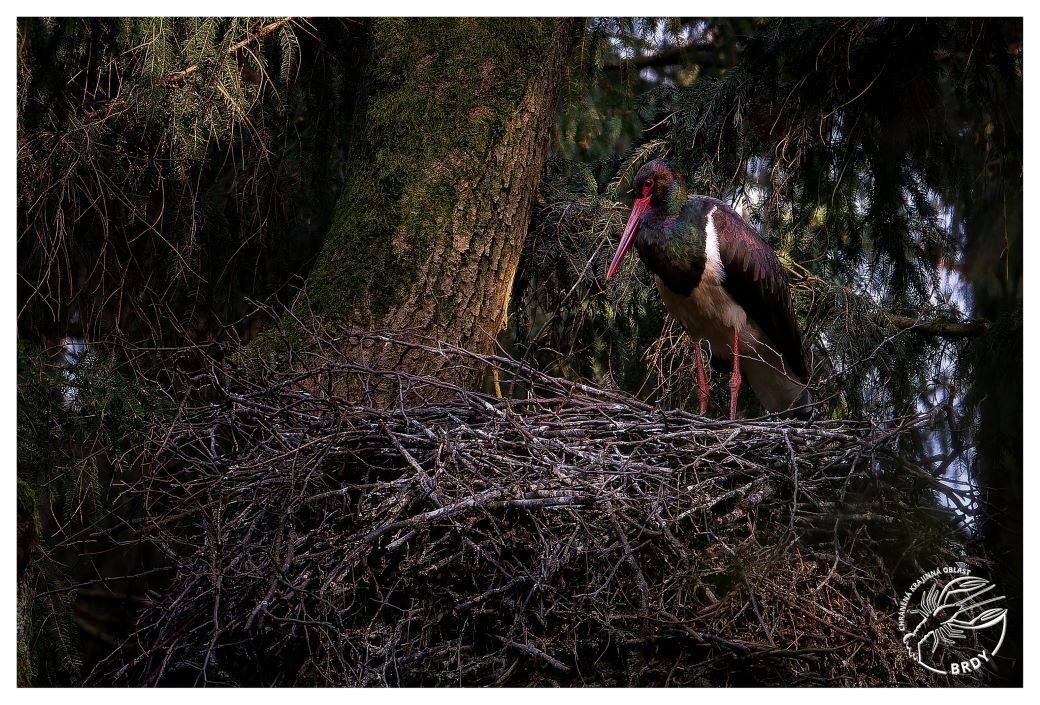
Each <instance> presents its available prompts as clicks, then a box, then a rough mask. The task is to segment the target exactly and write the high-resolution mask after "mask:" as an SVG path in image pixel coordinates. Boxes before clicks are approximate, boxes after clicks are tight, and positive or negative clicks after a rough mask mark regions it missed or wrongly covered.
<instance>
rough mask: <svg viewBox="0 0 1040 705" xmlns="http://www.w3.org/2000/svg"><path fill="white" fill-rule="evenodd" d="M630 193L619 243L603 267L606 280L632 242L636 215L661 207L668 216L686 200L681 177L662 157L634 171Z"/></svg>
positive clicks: (677, 210) (634, 235) (637, 220)
mask: <svg viewBox="0 0 1040 705" xmlns="http://www.w3.org/2000/svg"><path fill="white" fill-rule="evenodd" d="M632 195H633V196H635V200H633V201H632V212H631V213H629V214H628V222H627V223H625V232H624V233H622V235H621V243H620V244H619V245H618V248H617V252H615V253H614V259H613V260H611V262H610V267H608V268H607V279H610V278H611V277H612V276H614V272H616V271H617V268H618V267H619V266H620V265H621V260H623V259H624V258H625V255H626V254H628V250H629V249H630V248H631V247H632V243H633V242H635V239H636V235H637V234H638V231H639V218H640V217H641V216H642V215H643V213H644V212H646V211H647V210H648V209H654V210H661V211H663V212H664V213H667V214H671V215H674V214H676V213H678V212H679V211H680V210H681V209H682V206H683V203H685V202H686V185H685V184H684V183H683V179H682V176H680V175H679V174H678V172H676V171H674V170H673V169H672V167H671V165H670V164H669V163H668V162H666V161H665V160H664V159H653V160H651V161H649V162H647V163H646V164H644V165H643V166H642V167H640V169H639V171H637V172H636V177H635V179H634V180H633V181H632Z"/></svg>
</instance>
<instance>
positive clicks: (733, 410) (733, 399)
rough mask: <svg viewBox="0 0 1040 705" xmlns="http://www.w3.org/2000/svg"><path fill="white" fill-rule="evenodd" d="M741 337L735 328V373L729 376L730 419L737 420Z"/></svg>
mask: <svg viewBox="0 0 1040 705" xmlns="http://www.w3.org/2000/svg"><path fill="white" fill-rule="evenodd" d="M741 379H743V378H742V377H741V376H740V337H739V336H738V335H737V329H736V328H734V329H733V374H731V375H730V376H729V420H730V421H736V420H737V395H738V394H740V381H741Z"/></svg>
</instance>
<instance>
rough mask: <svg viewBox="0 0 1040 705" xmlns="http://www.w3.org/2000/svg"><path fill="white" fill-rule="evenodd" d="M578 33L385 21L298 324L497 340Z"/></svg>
mask: <svg viewBox="0 0 1040 705" xmlns="http://www.w3.org/2000/svg"><path fill="white" fill-rule="evenodd" d="M573 29H574V28H573V26H572V24H571V23H570V22H569V21H560V20H557V19H553V18H543V19H477V18H471V19H393V18H383V19H378V20H376V21H374V22H373V24H372V27H371V34H370V36H369V39H368V41H369V47H368V54H369V58H368V60H367V62H366V64H365V67H364V70H363V76H362V79H361V91H360V93H359V94H360V96H361V98H360V99H359V101H358V104H357V105H356V106H355V108H354V118H353V121H352V124H353V129H354V134H353V135H352V137H351V147H350V150H349V155H348V158H347V162H346V167H345V168H346V174H345V182H344V186H343V190H342V191H341V194H340V197H339V201H338V203H337V207H336V212H335V215H334V219H333V225H332V228H331V229H330V231H329V233H328V235H327V237H326V240H325V243H324V247H323V249H322V252H321V254H320V255H319V257H318V260H317V263H316V264H315V267H314V269H313V270H312V272H311V274H310V276H309V278H308V281H307V284H306V287H305V291H304V294H303V295H302V296H301V297H300V298H299V299H298V302H297V304H296V307H295V308H296V310H295V314H296V316H298V317H299V318H300V319H301V320H304V321H307V320H309V319H310V318H311V317H313V316H316V317H318V318H320V319H321V320H322V321H325V322H345V323H348V324H351V325H376V326H381V327H382V326H385V327H390V328H394V327H404V326H407V327H410V328H412V329H413V330H414V329H416V328H420V329H421V328H426V330H425V331H424V332H426V333H430V334H434V335H437V337H440V338H441V339H445V340H448V341H449V342H452V343H455V344H462V345H466V344H467V342H468V341H467V337H468V336H469V335H471V334H472V328H473V327H474V326H476V327H483V328H485V329H486V330H491V331H494V330H497V328H498V324H499V322H500V320H499V319H500V318H501V311H502V310H503V309H504V301H505V299H504V297H505V296H507V295H508V289H509V285H510V283H511V281H512V273H513V271H514V270H515V266H516V265H515V260H516V257H518V255H519V245H520V243H521V242H522V239H523V236H524V234H525V232H526V228H527V223H528V220H529V213H530V207H531V199H532V198H533V194H534V188H535V186H536V184H537V179H538V175H539V173H540V170H541V165H542V163H543V161H544V158H545V153H546V148H547V136H548V133H549V129H550V124H551V123H550V119H551V116H552V115H553V114H554V108H555V102H556V95H557V92H558V89H559V83H560V78H561V77H562V72H563V66H564V64H565V61H566V55H567V52H568V50H569V47H570V45H571V38H572V36H573ZM470 265H472V271H468V272H467V271H465V270H466V268H467V267H469V266H470ZM485 279H487V280H488V281H485ZM481 287H486V288H488V289H489V290H491V291H492V294H493V295H485V294H483V293H480V292H476V293H474V290H475V289H480V288H481ZM499 290H501V292H500V291H499ZM402 311H404V312H405V315H403V316H402V315H401V312H402ZM404 318H408V320H407V321H404V320H403V319H404ZM470 319H472V320H470ZM460 320H469V321H470V322H469V323H468V324H466V325H464V326H462V327H459V326H458V325H456V324H457V322H458V321H460ZM294 328H295V327H294V326H292V325H291V323H290V324H288V325H287V326H286V329H287V330H289V332H290V335H291V336H292V335H296V336H299V337H301V338H302V337H303V336H302V334H301V332H300V331H299V330H298V328H295V329H294ZM434 329H436V330H434ZM272 342H273V341H270V340H269V341H258V345H257V346H256V349H258V350H261V351H263V350H270V349H271V348H272V347H278V346H277V344H275V345H272ZM292 342H294V343H305V342H306V341H305V340H298V341H292Z"/></svg>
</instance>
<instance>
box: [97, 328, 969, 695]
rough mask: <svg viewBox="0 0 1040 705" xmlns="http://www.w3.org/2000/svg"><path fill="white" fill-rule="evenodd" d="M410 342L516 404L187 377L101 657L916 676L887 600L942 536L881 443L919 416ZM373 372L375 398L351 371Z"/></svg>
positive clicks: (244, 679)
mask: <svg viewBox="0 0 1040 705" xmlns="http://www.w3.org/2000/svg"><path fill="white" fill-rule="evenodd" d="M331 342H332V343H333V344H335V341H331ZM382 344H396V343H390V342H389V341H383V342H382ZM413 347H414V346H413ZM422 350H423V352H424V354H438V355H445V356H448V357H450V358H451V359H452V361H453V363H454V364H457V365H459V366H460V367H475V366H484V367H485V369H492V368H493V369H495V370H496V371H497V378H498V379H499V380H500V381H502V382H503V383H504V384H507V383H512V388H513V389H514V390H515V389H519V388H521V386H522V388H523V389H524V390H525V394H524V396H525V397H526V398H522V399H517V398H512V399H501V398H498V397H496V396H494V395H488V394H482V393H477V392H473V391H467V390H465V389H463V388H460V387H455V386H453V385H451V384H448V383H445V382H443V381H441V380H435V379H430V378H425V377H422V376H416V375H410V374H406V373H403V372H394V371H385V370H373V369H369V368H366V367H365V366H364V365H360V364H351V363H342V362H341V363H330V362H324V363H322V364H320V365H312V366H309V371H307V372H294V371H285V370H277V369H271V368H266V367H263V366H260V368H259V369H258V368H256V367H254V368H253V369H251V370H250V371H249V372H246V371H244V370H239V371H236V372H235V374H234V375H233V377H234V379H229V378H228V375H227V374H226V371H225V372H222V373H217V372H214V373H212V374H204V375H201V376H197V377H195V380H194V381H195V384H196V385H198V384H205V385H207V386H208V387H209V388H210V391H209V393H210V396H211V398H212V399H213V401H212V402H211V403H208V404H198V405H194V406H190V407H189V405H183V406H182V407H181V408H180V409H179V410H178V413H177V416H176V418H175V419H174V422H173V423H172V426H171V425H170V424H169V423H166V424H165V425H163V426H162V427H161V428H159V427H157V429H156V435H155V440H154V447H152V448H151V449H150V450H151V453H152V456H153V457H154V458H155V459H156V463H155V466H154V467H155V471H154V473H153V474H151V475H150V476H149V477H146V478H145V479H144V480H143V481H142V482H141V483H140V484H138V485H137V486H135V487H134V488H133V491H135V492H138V493H141V494H142V496H143V498H144V500H145V505H146V512H147V517H146V519H145V522H146V523H145V524H144V526H142V527H141V528H140V530H139V533H140V534H142V535H145V536H147V537H148V539H149V540H150V541H152V542H154V543H155V544H156V545H158V546H159V547H160V548H161V549H163V550H164V551H165V552H166V554H167V555H168V556H169V558H170V560H171V561H172V562H173V563H174V565H175V568H176V576H175V578H174V579H173V581H172V584H171V585H170V586H169V588H168V589H166V590H164V591H163V594H162V595H161V596H157V597H156V602H155V604H154V606H153V607H152V608H151V609H149V610H148V611H146V613H145V614H144V617H143V620H142V622H141V624H142V627H141V629H140V630H139V632H138V633H137V635H136V638H135V639H134V643H135V644H136V648H137V649H139V651H138V653H137V656H136V657H135V658H133V659H132V661H130V662H129V663H128V664H127V665H125V666H123V667H122V668H121V669H120V670H119V672H118V674H117V675H118V676H119V677H121V678H125V679H127V680H128V681H129V682H132V683H142V684H148V683H154V684H161V683H235V684H245V685H259V684H270V685H303V684H325V685H358V686H361V685H543V684H544V685H549V684H560V685H666V684H667V685H723V684H725V685H745V684H776V685H780V684H784V685H795V684H833V685H877V684H927V683H930V682H932V681H931V680H930V677H929V676H927V675H926V673H925V671H924V670H923V669H921V668H920V667H919V666H916V665H915V664H913V663H912V662H910V661H909V660H908V658H907V656H906V652H905V649H904V648H903V645H902V643H901V635H900V634H899V632H898V630H897V625H896V619H895V612H896V601H897V599H898V596H899V594H900V592H901V590H903V589H905V587H906V586H907V585H908V584H909V582H910V581H911V580H912V579H913V578H914V577H916V576H917V575H919V574H920V573H921V572H924V571H925V570H927V569H929V568H931V567H933V566H934V565H939V564H942V562H943V561H949V560H954V559H956V557H957V553H958V544H957V540H956V535H957V534H956V533H955V531H954V530H953V528H952V527H953V524H954V519H955V517H954V515H953V514H952V513H951V512H949V511H947V510H945V509H942V508H940V507H939V505H938V504H937V503H936V501H935V496H934V493H935V492H936V491H937V490H938V491H941V488H942V486H941V485H940V484H939V483H938V481H937V480H936V479H935V478H934V476H933V474H932V472H933V471H932V469H930V468H928V467H925V466H920V465H915V464H913V463H911V462H908V461H907V460H906V459H905V458H904V457H903V456H904V453H903V452H901V449H902V445H903V444H904V443H905V442H906V437H907V435H908V434H911V433H913V432H914V428H915V427H917V426H920V425H921V424H922V423H927V419H925V418H907V419H902V420H898V421H893V422H891V423H890V424H886V425H884V427H877V426H871V425H868V424H865V423H853V422H849V421H825V422H812V423H801V422H791V421H769V420H759V421H738V422H730V421H720V420H712V419H705V418H701V417H697V416H694V415H691V414H688V413H685V412H681V411H662V410H659V409H656V408H654V407H652V406H649V405H647V404H645V403H643V402H640V401H638V400H636V399H633V398H631V397H629V396H626V395H623V394H620V393H618V392H612V391H607V390H602V389H595V388H591V387H587V386H583V385H580V384H576V383H573V382H568V381H566V380H561V379H555V378H551V377H547V376H545V375H542V374H539V373H537V372H535V371H533V370H530V369H525V368H523V367H522V366H520V365H519V364H518V363H515V362H513V361H510V360H508V359H505V358H501V357H490V356H477V355H472V354H469V353H465V352H463V351H460V350H444V349H440V348H438V349H434V348H429V347H424V348H422ZM520 383H522V385H521V384H520ZM388 385H389V388H390V389H392V390H395V391H396V392H397V394H396V398H397V400H398V401H397V403H396V404H388V405H385V406H384V408H376V406H375V405H374V404H372V403H367V402H366V401H365V399H371V398H374V397H372V396H371V395H367V394H365V393H361V392H359V390H361V389H368V390H371V389H373V388H375V387H377V386H379V387H381V388H382V389H383V390H384V392H385V390H386V389H387V388H388ZM381 398H383V399H385V398H387V397H386V395H385V394H382V395H381Z"/></svg>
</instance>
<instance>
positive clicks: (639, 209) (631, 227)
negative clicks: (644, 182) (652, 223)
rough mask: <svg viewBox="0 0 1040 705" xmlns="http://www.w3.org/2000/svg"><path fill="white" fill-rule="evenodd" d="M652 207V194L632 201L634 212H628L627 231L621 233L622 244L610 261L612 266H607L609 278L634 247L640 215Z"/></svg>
mask: <svg viewBox="0 0 1040 705" xmlns="http://www.w3.org/2000/svg"><path fill="white" fill-rule="evenodd" d="M649 207H650V196H647V197H646V198H637V199H636V200H634V201H632V212H631V213H629V214H628V222H627V223H625V232H623V233H622V234H621V244H619V245H618V248H617V252H615V253H614V259H613V260H611V262H610V267H608V268H607V279H610V278H611V277H612V276H614V272H616V271H617V268H618V267H619V266H620V265H621V260H623V259H625V255H626V254H628V250H629V248H630V247H632V243H633V242H635V239H636V230H638V229H639V216H641V215H643V211H645V210H646V209H647V208H649Z"/></svg>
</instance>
